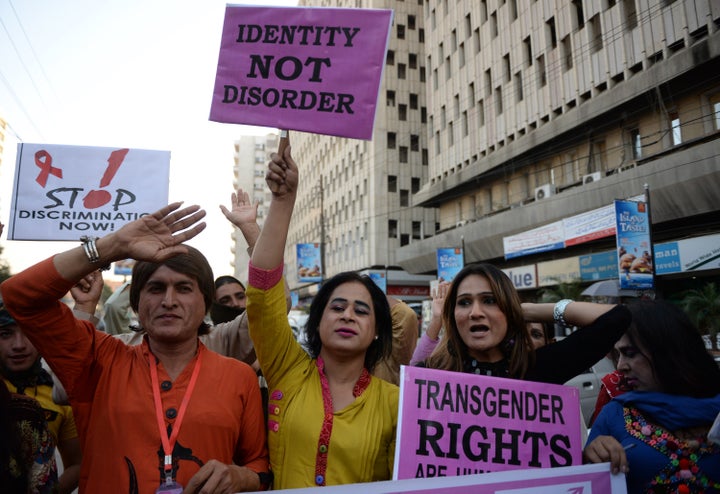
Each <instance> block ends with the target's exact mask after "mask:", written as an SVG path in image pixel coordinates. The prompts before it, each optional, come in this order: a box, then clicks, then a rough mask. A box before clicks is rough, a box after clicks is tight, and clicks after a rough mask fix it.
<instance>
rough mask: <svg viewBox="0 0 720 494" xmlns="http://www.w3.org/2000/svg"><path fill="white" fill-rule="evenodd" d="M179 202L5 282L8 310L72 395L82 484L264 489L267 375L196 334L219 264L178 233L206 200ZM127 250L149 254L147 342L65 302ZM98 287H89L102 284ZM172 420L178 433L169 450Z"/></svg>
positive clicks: (142, 306)
mask: <svg viewBox="0 0 720 494" xmlns="http://www.w3.org/2000/svg"><path fill="white" fill-rule="evenodd" d="M178 208H179V204H174V205H171V206H167V207H166V208H163V209H162V210H160V211H158V212H157V213H155V214H154V215H148V216H146V217H143V218H141V219H140V220H137V221H135V222H132V223H129V224H128V225H125V226H124V227H122V228H121V229H120V230H118V231H116V232H113V233H111V234H109V235H108V236H106V237H103V238H101V239H97V244H96V245H93V246H92V248H90V251H89V253H88V250H87V249H83V247H78V248H76V249H71V250H69V251H66V252H63V253H60V254H57V255H56V256H53V257H51V258H50V259H47V260H45V261H43V262H41V263H39V264H37V265H35V266H33V267H31V268H28V269H27V270H25V271H23V272H21V273H19V274H17V275H14V276H12V277H11V278H10V279H8V280H7V281H6V282H4V283H3V284H2V285H0V291H1V292H2V296H3V299H4V303H5V307H6V309H7V310H8V312H10V313H11V314H12V316H13V318H14V319H15V320H16V321H17V323H18V325H19V326H20V327H21V328H22V329H23V331H24V332H25V333H26V335H27V337H28V338H29V339H30V340H31V341H32V343H33V344H34V345H35V346H36V347H37V348H38V350H39V351H40V354H41V355H42V356H43V357H44V358H45V359H46V360H47V362H48V363H49V364H50V366H51V367H52V369H53V371H54V372H55V373H56V374H57V375H58V377H59V378H60V380H61V382H62V383H63V385H64V387H65V389H66V391H67V392H68V396H69V398H70V402H71V403H72V405H73V409H74V412H75V418H76V423H77V427H78V432H79V435H80V440H81V445H82V449H83V462H82V467H81V473H80V490H81V492H130V493H152V492H155V490H156V489H157V488H158V487H160V486H161V484H163V483H164V482H165V481H166V479H168V475H169V476H170V477H171V480H172V481H173V482H176V483H177V484H178V485H179V486H184V487H186V488H188V489H195V488H199V487H205V488H206V489H207V491H208V492H223V493H226V492H227V493H229V492H238V491H242V490H247V491H251V490H258V489H261V488H263V487H266V484H267V480H268V477H267V474H268V455H267V446H266V437H265V427H264V423H263V411H262V406H261V398H260V390H259V387H258V381H257V378H256V376H255V372H254V371H253V370H252V369H251V368H250V366H248V365H247V364H245V363H242V362H239V361H236V360H234V359H229V358H226V357H222V356H220V355H219V354H217V353H215V352H212V351H210V350H208V349H207V348H205V346H204V345H203V344H202V343H200V342H199V340H198V332H201V331H202V330H203V329H204V323H203V318H204V315H205V314H206V313H207V310H208V308H209V304H210V303H211V301H212V297H213V295H214V294H213V290H214V288H213V285H212V281H213V279H212V270H210V268H209V265H207V260H206V259H205V258H204V257H203V256H202V254H200V253H199V252H198V251H197V250H196V249H192V248H191V247H189V246H181V245H180V242H181V241H183V240H186V239H188V238H191V237H192V236H194V235H189V234H187V232H186V233H185V234H181V233H178V231H179V230H180V229H181V228H184V227H186V225H187V224H188V223H191V224H192V223H193V218H195V220H194V221H197V219H198V218H197V215H194V214H193V212H194V211H197V208H195V207H191V208H185V209H183V210H180V211H176V210H177V209H178ZM188 211H189V213H188ZM183 213H184V214H183ZM187 215H190V216H189V218H190V219H188V220H187V221H186V222H182V221H180V222H174V221H173V218H177V217H178V216H180V217H185V218H188V216H187ZM200 217H202V216H200ZM180 225H182V226H180ZM201 230H202V228H199V230H198V229H194V230H191V231H193V232H195V234H196V233H199V231H201ZM91 254H92V255H91ZM96 254H97V255H96ZM128 257H136V258H138V257H140V258H143V257H144V258H145V259H146V262H144V263H143V262H139V263H137V264H136V268H135V271H134V272H133V284H134V285H135V284H136V282H137V284H138V286H137V287H136V292H135V294H134V298H133V295H132V294H131V300H132V305H133V308H134V309H135V310H136V312H138V316H139V320H140V323H141V324H142V326H143V328H144V329H145V330H146V332H147V335H146V336H145V338H144V341H143V343H142V344H141V345H138V346H127V345H125V344H124V343H123V342H122V341H119V340H118V339H117V338H113V337H112V336H110V335H107V334H105V333H102V332H100V331H97V330H96V329H95V328H94V326H93V325H92V324H91V323H90V322H87V321H81V320H77V319H75V317H74V316H73V314H72V312H71V311H70V309H69V308H67V307H66V305H65V304H64V303H63V302H62V301H61V300H60V299H61V298H62V297H63V295H64V294H66V293H67V292H68V290H69V289H70V288H71V287H73V286H74V285H75V284H76V283H77V282H78V281H79V280H81V279H83V277H85V276H86V275H88V274H90V273H92V272H93V271H95V270H97V266H98V265H105V264H107V263H108V262H110V261H113V260H116V259H122V258H128ZM143 266H144V267H143ZM186 268H187V269H186ZM143 270H144V271H143ZM137 273H140V274H137ZM143 273H144V274H143ZM198 273H199V274H198ZM136 274H137V276H138V278H136ZM96 278H100V277H99V276H97V277H96ZM205 278H209V282H210V283H209V288H208V289H206V287H207V286H208V284H207V282H206V281H207V280H205ZM85 279H87V278H85ZM95 285H97V283H90V285H89V287H88V288H87V289H88V290H89V291H91V290H99V289H101V288H102V287H101V284H100V286H95ZM205 292H208V293H205ZM153 367H154V368H153ZM196 369H197V372H195V371H196ZM154 371H156V376H155V377H156V382H157V385H154V382H153V381H154V379H153V372H154ZM193 376H194V377H193ZM193 381H194V385H191V383H193ZM189 388H192V393H189V392H188V389H189ZM184 398H185V399H188V398H189V401H188V402H187V404H186V405H183V400H184ZM156 404H157V406H156ZM183 412H184V413H183ZM180 421H182V423H181V424H180ZM160 423H161V424H162V425H160ZM161 427H162V429H164V430H161ZM173 428H176V429H179V430H178V434H177V438H176V440H175V441H174V444H173V446H172V447H171V448H169V449H170V451H171V454H167V453H166V451H167V450H168V446H167V445H168V444H169V443H168V440H169V439H170V440H171V439H172V436H171V431H172V430H173ZM161 434H165V439H164V440H163V438H162V436H161ZM163 443H165V446H164V445H163ZM170 443H173V441H170ZM166 466H167V468H166ZM180 489H181V490H182V487H180ZM193 492H194V491H193Z"/></svg>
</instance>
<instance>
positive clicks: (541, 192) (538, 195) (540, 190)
mask: <svg viewBox="0 0 720 494" xmlns="http://www.w3.org/2000/svg"><path fill="white" fill-rule="evenodd" d="M555 192H556V190H555V185H553V184H545V185H541V186H540V187H535V200H536V201H539V200H540V199H545V198H546V197H550V196H551V195H553V194H555Z"/></svg>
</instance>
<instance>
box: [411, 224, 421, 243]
mask: <svg viewBox="0 0 720 494" xmlns="http://www.w3.org/2000/svg"><path fill="white" fill-rule="evenodd" d="M412 238H413V240H420V239H421V238H422V223H420V222H419V221H413V222H412Z"/></svg>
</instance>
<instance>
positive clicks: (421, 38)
mask: <svg viewBox="0 0 720 494" xmlns="http://www.w3.org/2000/svg"><path fill="white" fill-rule="evenodd" d="M418 42H420V43H425V30H424V29H422V28H420V29H418Z"/></svg>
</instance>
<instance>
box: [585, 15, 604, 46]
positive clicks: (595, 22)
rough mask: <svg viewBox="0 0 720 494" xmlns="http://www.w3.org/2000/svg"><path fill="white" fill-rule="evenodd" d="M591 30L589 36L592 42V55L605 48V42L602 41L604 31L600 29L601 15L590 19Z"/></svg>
mask: <svg viewBox="0 0 720 494" xmlns="http://www.w3.org/2000/svg"><path fill="white" fill-rule="evenodd" d="M589 26H590V30H589V32H588V36H589V40H588V41H589V42H590V50H591V52H592V53H597V52H599V51H600V50H602V47H603V41H602V29H600V15H599V14H595V15H594V16H593V17H592V19H590V23H589Z"/></svg>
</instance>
